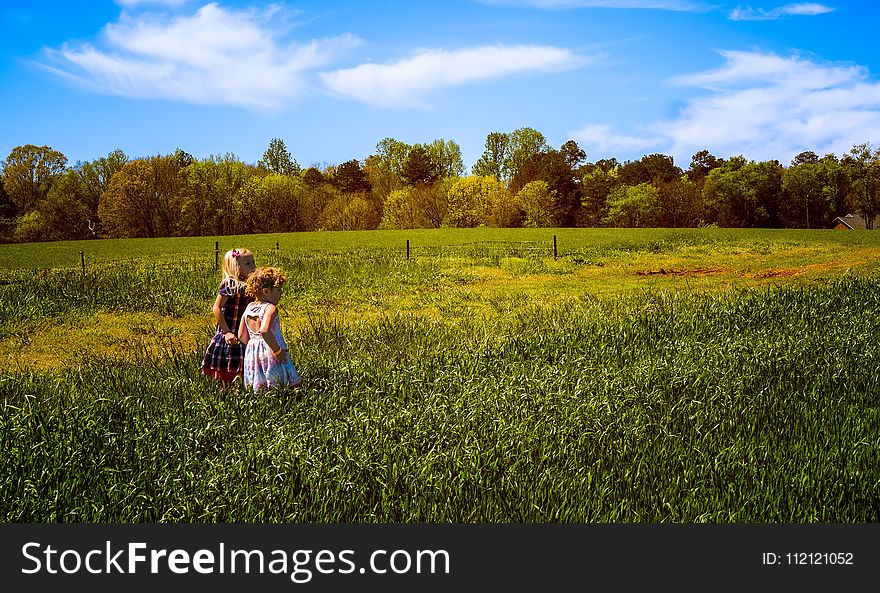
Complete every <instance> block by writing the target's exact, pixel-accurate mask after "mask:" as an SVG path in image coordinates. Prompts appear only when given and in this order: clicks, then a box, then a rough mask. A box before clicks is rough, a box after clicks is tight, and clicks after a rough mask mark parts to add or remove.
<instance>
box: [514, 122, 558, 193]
mask: <svg viewBox="0 0 880 593" xmlns="http://www.w3.org/2000/svg"><path fill="white" fill-rule="evenodd" d="M549 148H550V147H549V146H547V141H546V140H545V139H544V135H543V134H542V133H541V132H539V131H537V130H535V129H533V128H519V129H518V130H514V131H513V132H511V133H510V144H509V153H508V157H507V160H506V161H505V163H504V167H503V169H502V174H503V180H504V181H510V180H511V179H513V178H514V177H515V176H516V175H517V173H518V172H519V170H520V168H521V167H522V166H523V165H524V164H525V163H526V162H527V161H529V160H530V159H532V158H533V157H534V156H535V155H538V154H540V153H542V152H546V151H547V150H549Z"/></svg>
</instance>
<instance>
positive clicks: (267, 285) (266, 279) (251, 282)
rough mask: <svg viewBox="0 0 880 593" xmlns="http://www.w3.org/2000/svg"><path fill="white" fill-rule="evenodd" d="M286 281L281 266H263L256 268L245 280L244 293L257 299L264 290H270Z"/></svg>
mask: <svg viewBox="0 0 880 593" xmlns="http://www.w3.org/2000/svg"><path fill="white" fill-rule="evenodd" d="M285 282H287V274H285V273H284V271H283V270H282V269H281V268H273V267H264V268H257V271H256V272H254V273H253V274H252V275H251V277H250V278H248V281H247V288H246V289H245V291H244V293H245V294H246V295H248V296H252V297H254V298H255V299H259V298H260V297H262V296H263V291H264V290H272V289H273V288H275V287H276V286H283V285H284V283H285Z"/></svg>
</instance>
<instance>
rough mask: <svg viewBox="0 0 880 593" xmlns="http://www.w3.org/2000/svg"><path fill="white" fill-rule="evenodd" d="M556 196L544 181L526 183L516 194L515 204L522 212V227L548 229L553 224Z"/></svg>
mask: <svg viewBox="0 0 880 593" xmlns="http://www.w3.org/2000/svg"><path fill="white" fill-rule="evenodd" d="M555 202H556V196H555V194H554V192H553V191H552V190H551V189H550V187H549V186H548V185H547V182H546V181H542V180H538V181H531V182H529V183H527V184H526V185H525V186H524V187H523V188H522V189H521V190H519V192H517V194H516V203H517V205H518V206H519V208H520V210H522V212H523V222H522V226H524V227H532V228H537V227H550V226H553V224H554V207H555Z"/></svg>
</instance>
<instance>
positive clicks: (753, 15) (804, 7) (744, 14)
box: [730, 2, 834, 21]
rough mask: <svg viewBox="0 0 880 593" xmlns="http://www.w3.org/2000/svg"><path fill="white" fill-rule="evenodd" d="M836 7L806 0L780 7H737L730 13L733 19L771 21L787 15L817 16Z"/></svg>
mask: <svg viewBox="0 0 880 593" xmlns="http://www.w3.org/2000/svg"><path fill="white" fill-rule="evenodd" d="M833 11H834V9H833V8H831V7H830V6H825V5H824V4H818V3H815V2H806V3H802V4H786V5H785V6H780V7H778V8H773V9H770V10H764V9H762V8H752V7H751V6H749V7H746V8H741V7H740V8H735V9H733V11H732V12H731V13H730V20H732V21H770V20H776V19H780V18H783V17H787V16H816V15H819V14H826V13H829V12H833Z"/></svg>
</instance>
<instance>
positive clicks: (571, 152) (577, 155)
mask: <svg viewBox="0 0 880 593" xmlns="http://www.w3.org/2000/svg"><path fill="white" fill-rule="evenodd" d="M559 152H561V153H562V157H563V158H564V159H565V162H566V164H567V165H568V167H569V168H570V169H571V170H572V171H575V172H576V171H577V170H578V167H580V165H581V163H583V162H584V161H585V160H586V159H587V153H586V152H584V151H583V150H582V149H581V147H580V146H578V143H577V142H575V141H574V140H568V141H566V142H565V143H564V144H563V145H562V147H561V148H560V149H559Z"/></svg>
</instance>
